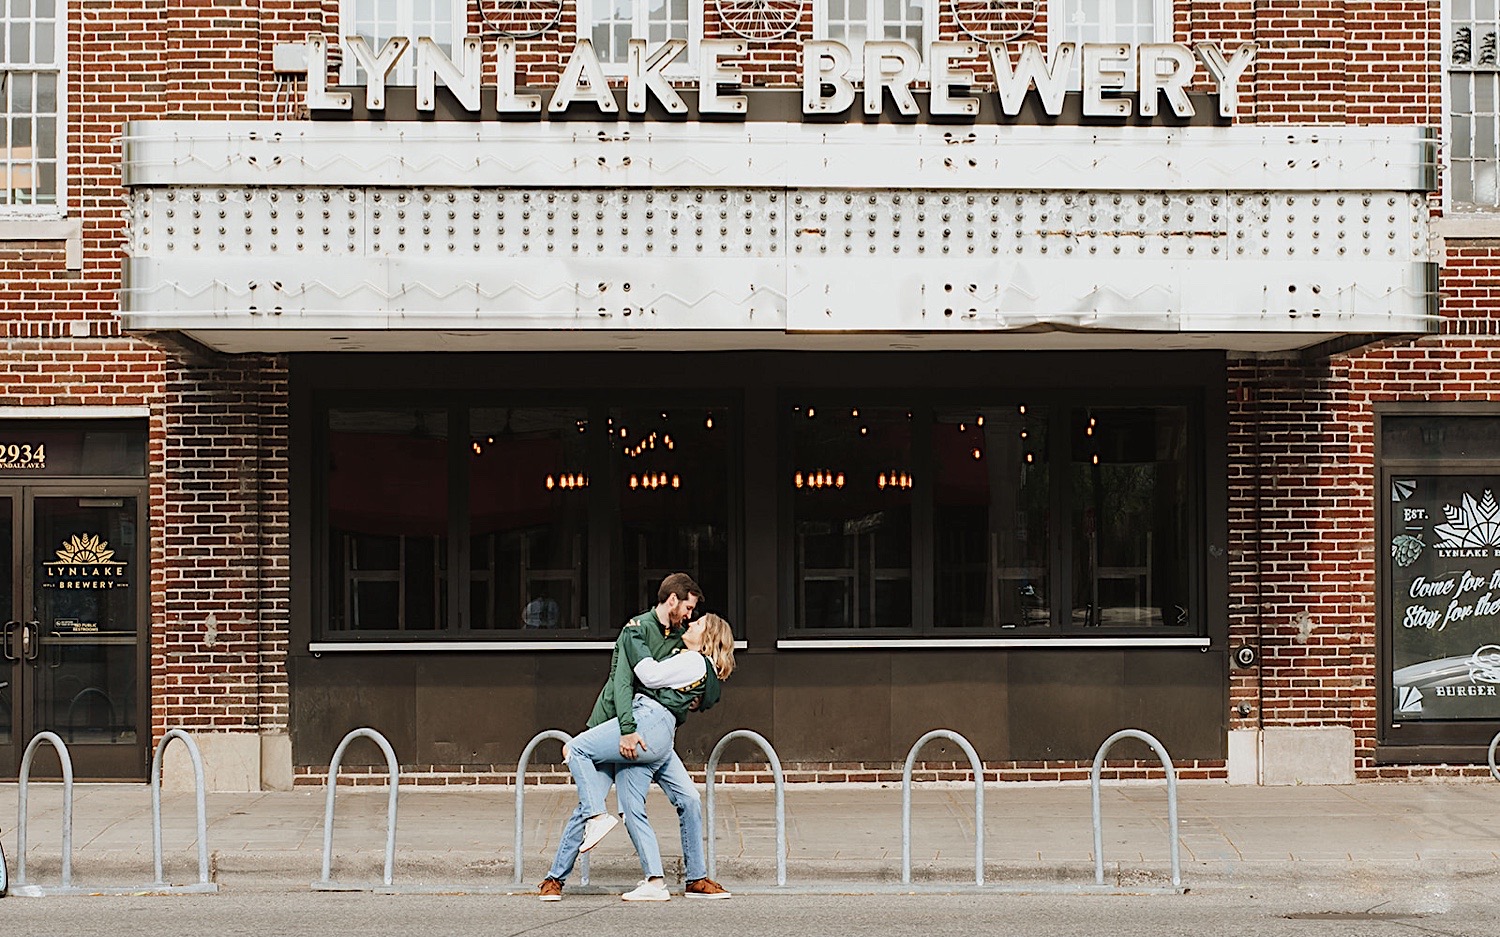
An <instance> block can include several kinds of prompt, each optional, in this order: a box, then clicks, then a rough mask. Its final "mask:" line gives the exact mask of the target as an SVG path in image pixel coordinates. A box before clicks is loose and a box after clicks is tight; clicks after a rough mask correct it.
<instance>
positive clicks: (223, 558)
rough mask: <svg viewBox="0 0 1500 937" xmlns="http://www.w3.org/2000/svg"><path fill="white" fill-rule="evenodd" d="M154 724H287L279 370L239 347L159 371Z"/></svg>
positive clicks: (283, 420)
mask: <svg viewBox="0 0 1500 937" xmlns="http://www.w3.org/2000/svg"><path fill="white" fill-rule="evenodd" d="M164 409H165V412H166V421H165V422H166V426H165V430H166V435H165V440H164V444H163V447H162V455H163V460H164V464H165V466H166V469H167V471H166V477H165V479H164V481H163V488H164V494H165V504H164V509H163V511H162V521H161V527H160V531H159V537H160V543H161V545H162V546H161V560H162V564H163V567H164V568H163V570H162V571H161V591H162V596H161V598H162V602H161V607H162V617H161V619H160V620H159V625H160V627H159V632H158V640H157V641H156V642H155V643H154V646H153V660H152V672H153V674H154V679H153V681H152V682H153V694H154V698H155V699H156V701H157V705H156V707H155V714H156V715H155V720H154V721H155V723H156V726H157V728H158V729H159V730H164V729H165V728H168V727H174V726H176V727H184V728H188V729H190V730H194V729H196V730H203V731H220V732H222V731H257V730H284V729H285V728H286V722H287V678H286V641H287V604H288V602H287V591H288V582H287V576H288V564H287V548H288V544H287V517H288V513H287V512H288V506H287V406H286V369H285V367H284V365H283V363H282V362H280V361H278V360H276V359H273V358H264V357H259V356H246V357H244V358H237V359H233V360H232V362H229V363H225V364H223V365H222V366H219V367H215V368H200V367H190V366H187V365H183V364H181V363H179V362H175V361H174V362H171V363H170V364H169V365H168V367H167V369H166V372H165V375H164Z"/></svg>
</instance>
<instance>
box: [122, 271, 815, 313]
mask: <svg viewBox="0 0 1500 937" xmlns="http://www.w3.org/2000/svg"><path fill="white" fill-rule="evenodd" d="M784 283H785V276H784V273H783V271H782V269H781V264H780V263H779V262H778V261H768V260H761V259H753V258H751V259H746V258H714V259H712V260H703V261H678V262H675V263H671V264H653V265H645V266H643V265H641V264H639V263H637V262H635V261H633V260H631V259H628V258H605V257H591V258H578V259H576V260H560V259H556V258H551V259H549V258H543V257H538V258H534V259H527V258H494V259H489V260H485V261H484V262H482V263H479V262H476V261H475V260H474V259H473V258H450V257H441V258H438V257H432V258H428V257H405V258H395V257H382V258H378V259H368V258H362V257H348V256H343V257H333V256H330V257H319V256H308V257H301V258H282V259H279V260H276V261H274V262H268V261H267V260H265V259H263V258H257V257H244V256H237V257H236V256H225V257H219V258H215V259H214V260H213V261H212V262H205V261H203V260H201V259H200V260H193V259H189V258H172V257H167V258H152V257H133V258H129V259H128V260H127V261H126V283H125V288H124V294H125V297H124V298H125V301H124V304H123V305H124V307H125V309H126V310H127V311H126V313H125V319H126V322H127V324H128V325H129V327H131V328H141V329H165V328H172V329H185V328H190V327H191V328H196V329H204V328H214V327H226V328H227V327H232V326H231V322H230V320H236V321H238V322H240V323H241V325H240V327H244V326H243V322H244V320H246V319H247V318H248V319H249V320H251V321H257V322H259V323H260V324H261V327H263V328H268V329H269V328H298V329H305V328H331V329H342V330H351V329H536V328H566V329H618V328H630V329H636V330H676V329H694V330H714V329H784V328H785V327H786V318H785V308H786V298H785V295H784V293H783V292H782V290H783V284H784Z"/></svg>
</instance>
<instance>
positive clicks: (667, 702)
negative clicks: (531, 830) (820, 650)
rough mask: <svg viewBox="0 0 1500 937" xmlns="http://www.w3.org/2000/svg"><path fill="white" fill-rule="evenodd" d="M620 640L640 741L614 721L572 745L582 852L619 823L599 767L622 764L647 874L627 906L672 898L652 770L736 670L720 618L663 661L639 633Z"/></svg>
mask: <svg viewBox="0 0 1500 937" xmlns="http://www.w3.org/2000/svg"><path fill="white" fill-rule="evenodd" d="M623 641H624V647H625V650H626V652H627V655H628V657H629V658H630V659H631V660H633V661H634V664H633V666H632V668H631V669H632V671H633V672H634V674H635V684H636V687H635V689H636V693H635V696H634V698H633V699H632V700H631V714H632V715H633V717H634V719H635V725H636V734H637V735H638V738H639V742H638V745H637V744H635V742H634V737H632V741H630V742H626V741H624V737H622V735H621V733H620V723H619V720H618V719H610V720H608V721H606V722H602V723H600V724H599V725H597V726H594V727H593V728H592V729H589V730H588V731H586V732H584V733H582V734H580V735H578V736H577V737H575V738H574V739H573V742H572V744H571V745H569V746H568V751H567V755H566V757H567V761H568V769H569V770H570V771H571V772H572V774H573V779H574V781H575V782H576V783H577V785H578V800H579V805H580V810H581V811H582V812H583V814H584V815H585V816H587V817H588V818H589V820H588V821H587V823H586V825H585V828H584V829H585V832H584V841H583V844H582V847H581V849H580V851H582V852H587V851H588V850H589V849H592V848H593V847H594V846H595V845H596V844H597V843H598V842H599V840H601V839H602V838H603V837H604V834H605V833H608V832H609V831H610V830H611V829H612V828H613V827H614V825H615V819H614V817H612V816H610V815H609V814H607V813H605V810H604V794H605V793H606V792H607V791H608V790H609V787H610V778H609V775H608V774H606V773H604V772H602V771H600V768H599V766H600V765H612V766H616V767H620V768H621V770H620V771H619V774H618V775H617V776H616V778H615V781H616V783H617V785H618V787H619V791H620V808H621V810H622V811H623V812H624V814H625V826H626V829H627V830H628V831H629V832H630V838H631V841H632V842H633V843H634V844H635V847H636V852H637V853H638V854H639V856H640V860H641V870H642V871H643V872H644V873H645V875H646V879H645V881H643V882H642V883H641V886H640V887H639V888H637V889H636V890H635V891H633V892H630V893H629V894H627V895H625V896H624V897H625V899H626V900H627V901H665V900H667V898H668V897H669V896H668V894H667V891H666V886H665V884H664V883H663V882H662V870H661V852H660V849H659V848H658V846H657V842H656V834H655V832H654V831H652V829H651V826H650V823H649V822H648V821H647V819H646V810H645V793H646V790H647V788H648V787H649V786H650V774H651V771H652V769H653V768H655V767H656V766H657V765H659V764H660V763H661V762H662V761H664V760H665V759H667V758H668V757H670V756H671V754H672V747H673V744H674V741H675V737H676V732H677V726H679V725H681V724H682V723H683V722H684V721H685V720H686V719H687V714H688V713H689V712H694V711H698V712H701V711H703V710H705V709H708V708H710V707H711V706H713V705H714V704H715V703H717V702H718V701H719V694H720V686H719V684H720V681H721V680H724V679H727V678H728V677H729V675H730V674H731V673H733V672H734V634H733V632H732V631H731V630H730V628H729V623H728V622H727V621H725V620H724V619H723V618H720V617H719V616H718V615H712V614H710V615H705V616H703V617H702V618H701V619H699V620H697V621H694V622H692V623H691V624H689V625H688V627H687V629H686V630H685V631H684V632H683V634H682V643H683V649H682V650H681V651H679V652H678V653H676V654H674V655H672V656H670V657H667V658H666V659H664V660H655V659H653V658H652V657H651V656H650V654H649V653H648V652H647V651H646V646H645V642H644V641H643V640H642V639H640V638H639V637H637V636H633V635H627V636H625V637H624V638H623ZM710 665H712V666H710ZM637 782H640V783H637Z"/></svg>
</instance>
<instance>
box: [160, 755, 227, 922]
mask: <svg viewBox="0 0 1500 937" xmlns="http://www.w3.org/2000/svg"><path fill="white" fill-rule="evenodd" d="M173 739H181V740H182V744H183V745H185V746H187V751H188V757H190V758H192V759H193V790H194V793H195V794H196V799H197V803H198V884H196V885H168V884H167V883H166V880H165V877H164V876H163V875H162V868H161V867H162V861H161V858H162V857H161V764H162V757H161V756H162V753H163V752H164V751H166V748H167V743H169V742H171V741H172V740H173ZM205 787H206V785H205V784H204V783H203V756H202V754H200V753H199V751H198V743H197V742H194V741H193V737H192V736H190V735H188V734H187V733H186V732H184V731H183V730H181V729H168V730H167V731H166V732H165V733H164V734H163V735H162V737H161V741H159V742H157V743H156V753H155V754H154V755H152V756H151V855H152V861H153V868H154V871H155V873H156V877H155V878H154V879H152V880H151V885H150V886H149V887H150V888H151V889H152V890H158V891H159V890H171V891H184V892H194V893H205V892H206V893H213V892H217V891H218V890H219V886H218V885H217V884H216V883H213V882H210V881H209V880H208V807H207V805H206V803H205V802H204V789H205Z"/></svg>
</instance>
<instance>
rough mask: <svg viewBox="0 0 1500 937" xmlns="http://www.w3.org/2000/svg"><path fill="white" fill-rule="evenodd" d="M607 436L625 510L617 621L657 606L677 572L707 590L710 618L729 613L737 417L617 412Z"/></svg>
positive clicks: (721, 412)
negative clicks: (661, 587) (732, 465)
mask: <svg viewBox="0 0 1500 937" xmlns="http://www.w3.org/2000/svg"><path fill="white" fill-rule="evenodd" d="M606 428H607V429H608V430H609V432H610V472H611V476H612V484H613V485H614V486H615V490H616V493H617V497H618V499H619V504H620V522H619V541H618V546H617V547H616V548H615V555H616V556H618V557H619V558H620V563H621V567H620V575H618V576H616V577H614V582H615V583H616V585H615V589H616V592H615V595H614V597H613V601H612V602H611V615H612V620H613V621H614V622H615V623H623V622H624V621H625V620H626V619H627V618H629V617H630V616H632V615H636V614H639V613H640V612H641V610H643V609H646V608H650V607H651V606H653V605H655V604H656V589H657V587H658V586H659V585H660V584H661V581H662V579H663V578H665V577H666V576H667V575H668V574H670V573H674V572H685V573H688V574H690V575H691V576H692V577H693V578H694V579H695V580H697V581H698V585H700V586H702V587H703V601H702V603H700V608H701V609H702V610H704V611H716V612H719V613H721V614H722V613H724V612H725V611H726V610H727V608H728V602H729V555H730V554H729V517H730V503H731V496H730V491H731V489H730V452H731V449H730V443H731V440H732V439H733V435H732V434H733V433H734V431H735V430H734V425H733V423H732V414H731V413H730V411H729V410H728V409H726V408H720V407H709V408H705V407H670V408H667V409H650V408H645V407H617V408H614V409H611V410H610V412H609V425H608V426H607V427H606Z"/></svg>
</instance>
